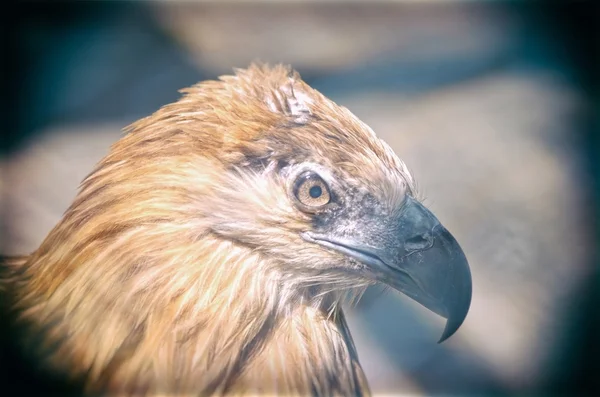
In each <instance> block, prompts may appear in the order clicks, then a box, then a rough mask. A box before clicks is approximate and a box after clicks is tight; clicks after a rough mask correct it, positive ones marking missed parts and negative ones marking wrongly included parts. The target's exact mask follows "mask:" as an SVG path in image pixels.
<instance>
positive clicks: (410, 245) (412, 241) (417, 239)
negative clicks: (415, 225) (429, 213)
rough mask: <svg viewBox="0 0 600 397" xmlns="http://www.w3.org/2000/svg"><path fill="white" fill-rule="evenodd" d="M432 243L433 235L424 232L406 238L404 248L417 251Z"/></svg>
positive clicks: (429, 246)
mask: <svg viewBox="0 0 600 397" xmlns="http://www.w3.org/2000/svg"><path fill="white" fill-rule="evenodd" d="M432 245H433V237H432V236H431V234H430V233H424V234H421V235H418V236H414V237H411V238H409V239H407V240H406V243H405V244H404V248H405V249H406V250H407V251H418V250H425V249H427V248H431V246H432Z"/></svg>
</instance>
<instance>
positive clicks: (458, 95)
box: [0, 0, 600, 396]
mask: <svg viewBox="0 0 600 397" xmlns="http://www.w3.org/2000/svg"><path fill="white" fill-rule="evenodd" d="M591 3H593V2H591V1H590V2H562V3H551V4H548V3H541V2H535V3H534V2H506V3H504V2H491V1H486V2H474V1H468V2H456V1H437V2H436V1H320V2H317V1H283V0H282V1H275V0H272V1H195V2H191V1H190V2H181V1H162V2H132V3H127V2H74V3H57V2H48V3H46V2H21V3H19V4H17V6H16V8H15V10H16V11H14V10H13V11H11V12H7V13H4V21H5V23H4V26H5V27H7V28H8V29H7V30H5V32H6V38H7V39H8V40H7V44H8V47H6V51H5V52H4V57H3V58H4V59H3V62H2V63H3V66H4V73H3V77H4V78H5V79H4V81H5V83H6V85H5V90H3V91H4V95H3V97H4V100H5V106H4V107H3V108H4V109H3V113H4V114H3V120H4V121H5V127H4V128H3V129H2V152H1V157H0V167H1V172H2V174H1V179H0V200H2V201H0V211H1V218H0V252H2V253H5V254H11V253H25V252H29V251H31V250H34V249H35V248H36V247H37V246H38V245H39V244H40V242H41V241H42V239H43V238H44V237H45V235H46V234H47V233H48V231H49V230H50V229H51V228H52V226H53V225H54V224H55V223H56V222H57V221H58V219H59V218H60V217H61V215H62V213H63V211H64V210H65V209H66V208H67V207H68V205H69V204H70V202H71V201H72V199H73V197H74V196H75V194H76V189H77V186H78V184H79V182H80V181H81V180H82V179H83V178H84V177H85V176H86V175H87V173H88V172H89V171H90V170H91V168H92V167H93V165H94V164H95V163H96V162H97V161H98V160H100V158H102V157H103V156H104V155H105V154H106V153H107V151H108V148H109V146H110V145H111V144H112V143H113V142H114V141H116V140H117V139H119V137H120V136H121V134H122V132H121V129H122V128H123V127H125V126H126V125H128V124H129V123H131V122H133V121H135V120H137V119H138V118H140V117H143V116H145V115H148V114H150V113H151V112H153V111H155V110H156V109H158V108H159V107H160V106H162V105H164V104H167V103H169V102H172V101H174V100H176V99H177V98H178V97H179V94H178V92H177V90H178V89H180V88H184V87H187V86H190V85H192V84H194V83H196V82H198V81H200V80H204V79H214V78H216V77H217V76H219V75H221V74H227V73H230V72H231V71H232V68H234V67H245V66H247V65H248V64H249V63H250V62H251V61H253V60H262V61H268V62H270V63H276V62H284V63H290V64H292V65H293V66H294V67H295V68H296V69H297V70H298V71H299V72H300V74H301V75H302V76H303V78H304V79H305V80H306V81H307V82H308V83H309V84H310V85H312V86H313V87H315V88H317V89H319V90H320V91H322V92H323V93H324V94H325V95H327V96H329V97H330V98H332V99H333V100H334V101H336V102H337V103H339V104H341V105H344V106H346V107H348V108H349V109H350V110H351V111H353V112H354V113H355V114H356V115H358V116H359V117H360V118H361V119H362V120H363V121H365V122H366V123H367V124H369V125H370V126H371V127H372V128H373V129H374V130H375V131H376V133H377V134H378V135H379V136H381V137H382V138H383V139H384V140H386V141H387V142H388V143H389V144H390V145H391V146H392V147H393V148H394V149H395V151H396V152H397V153H398V155H399V156H400V157H401V158H403V159H404V160H405V162H406V163H407V164H408V165H409V167H410V169H411V170H412V172H413V174H414V175H415V177H416V179H417V181H418V183H419V186H420V189H421V191H422V192H423V194H424V195H425V196H426V197H427V200H426V204H427V205H428V206H429V207H430V208H431V209H432V210H433V211H434V212H435V213H436V214H438V216H439V218H440V219H441V221H442V222H443V223H444V224H445V225H446V226H447V227H448V228H449V229H450V230H451V231H452V232H453V233H454V235H455V236H456V237H457V239H458V240H459V241H460V242H461V245H462V246H463V248H464V250H465V252H466V254H467V257H468V258H469V260H470V263H471V267H472V273H473V279H474V295H473V303H472V309H471V312H470V314H469V316H468V317H467V320H466V322H465V324H464V326H463V327H462V328H461V330H460V331H459V332H458V333H457V334H456V335H455V336H454V337H452V338H451V339H450V340H449V341H447V342H445V343H444V344H441V345H438V344H436V341H437V339H438V337H439V335H440V333H441V331H442V327H443V321H442V319H441V318H438V317H436V316H435V315H434V314H431V313H429V312H427V311H426V310H425V309H423V308H421V307H420V306H418V305H417V304H414V303H412V302H410V301H409V300H408V299H406V298H404V297H401V296H399V295H397V294H396V293H393V292H385V293H384V292H382V291H381V290H378V289H373V290H371V291H369V292H368V293H367V294H366V295H365V297H364V298H363V299H362V301H361V302H360V303H359V304H358V305H357V307H355V308H351V309H350V312H349V321H350V326H351V330H352V332H353V336H354V338H355V341H356V344H357V348H358V352H359V356H360V358H361V362H362V364H363V367H364V369H365V371H366V373H367V376H368V378H369V380H370V384H371V388H372V390H373V392H374V394H375V395H415V396H425V395H428V396H441V395H445V396H450V395H451V396H471V395H479V396H488V395H498V396H500V395H518V396H550V395H557V396H558V395H565V396H580V395H581V396H583V395H594V394H596V393H598V383H599V382H598V380H597V378H596V374H598V371H596V366H595V361H596V360H598V359H600V355H599V354H600V352H598V349H597V344H596V340H597V339H598V338H600V328H599V327H598V317H599V315H598V311H599V310H600V299H598V291H599V290H600V283H598V268H597V255H596V254H597V253H596V250H597V243H598V239H597V234H596V231H597V223H596V215H597V209H598V208H597V203H598V200H597V198H598V186H599V185H598V169H599V168H598V157H597V156H598V154H599V153H600V150H599V147H598V135H597V134H596V132H597V128H596V127H597V124H595V123H596V121H597V119H595V118H594V117H595V113H596V111H597V110H598V102H597V99H598V96H597V90H596V88H597V85H595V83H596V82H597V80H596V77H597V74H596V71H597V68H596V66H597V65H596V64H594V63H593V59H594V56H595V55H594V53H595V54H596V55H597V52H595V51H597V39H596V38H595V37H596V35H595V33H596V32H595V30H594V24H595V23H597V22H594V17H593V10H592V4H591ZM2 353H3V352H2V351H0V354H2ZM0 362H2V363H3V365H4V369H3V370H2V371H0V372H1V373H2V376H3V379H2V381H1V382H0V383H1V384H2V385H4V386H6V387H4V390H12V391H10V392H7V394H2V393H3V392H0V394H2V395H15V396H16V395H23V393H25V392H26V391H27V390H29V389H27V385H24V384H22V383H19V379H18V377H19V374H18V371H14V370H13V368H11V362H10V357H9V356H7V355H6V354H3V355H1V356H0ZM11 371H12V372H11ZM11 384H12V385H13V386H14V385H17V388H13V389H10V385H11ZM0 387H2V386H0ZM594 391H596V393H595V392H594ZM42 395H43V394H42ZM597 395H600V393H598V394H597Z"/></svg>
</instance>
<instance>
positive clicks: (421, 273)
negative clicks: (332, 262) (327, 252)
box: [303, 197, 472, 343]
mask: <svg viewBox="0 0 600 397" xmlns="http://www.w3.org/2000/svg"><path fill="white" fill-rule="evenodd" d="M394 224H395V227H392V230H391V231H387V232H386V233H387V236H388V237H386V234H385V233H383V234H382V233H381V232H380V233H379V234H378V236H384V237H378V239H377V240H379V242H380V243H379V242H378V243H377V245H378V246H373V245H374V244H373V243H371V244H365V243H364V242H361V241H354V240H353V239H349V238H345V237H344V238H340V237H336V236H332V235H329V234H317V233H311V232H306V233H304V234H303V237H304V238H305V239H306V240H307V241H311V242H313V243H317V244H320V245H322V246H324V247H327V248H330V249H333V250H335V251H338V252H340V253H342V254H344V255H346V256H348V257H351V258H354V259H355V260H357V261H359V262H360V263H362V264H364V265H365V271H364V272H363V273H364V275H365V276H366V277H369V278H371V279H374V280H376V281H379V282H381V283H384V284H387V285H389V286H390V287H392V288H394V289H396V290H398V291H400V292H402V293H403V294H405V295H407V296H408V297H410V298H411V299H413V300H415V301H417V302H418V303H420V304H421V305H423V306H425V307H426V308H427V309H429V310H431V311H433V312H435V313H437V314H439V315H440V316H442V317H444V318H446V319H447V322H446V327H445V329H444V332H443V333H442V336H441V338H440V340H439V342H438V343H441V342H443V341H444V340H446V339H448V338H449V337H450V336H452V334H454V333H455V332H456V331H457V330H458V328H459V327H460V326H461V324H462V323H463V321H464V319H465V317H466V316H467V313H468V311H469V306H470V305H471V293H472V286H471V272H470V270H469V264H468V262H467V258H466V257H465V254H464V253H463V251H462V249H461V248H460V245H459V244H458V242H457V241H456V240H455V239H454V237H453V236H452V234H450V232H449V231H448V230H446V229H445V228H444V227H443V226H442V225H441V224H440V222H439V221H438V219H437V218H436V217H435V216H434V215H433V214H432V213H431V211H429V210H428V209H427V208H425V207H424V206H423V205H422V204H421V203H419V202H418V201H416V200H414V199H413V198H411V197H407V198H406V201H405V202H404V203H403V207H402V210H401V212H400V214H399V216H398V219H397V220H395V221H394Z"/></svg>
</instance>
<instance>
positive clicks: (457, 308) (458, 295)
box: [438, 259, 473, 343]
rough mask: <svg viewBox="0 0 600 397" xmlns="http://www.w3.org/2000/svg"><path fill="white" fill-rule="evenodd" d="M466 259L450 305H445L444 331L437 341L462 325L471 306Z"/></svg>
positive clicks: (470, 283) (441, 340) (470, 284)
mask: <svg viewBox="0 0 600 397" xmlns="http://www.w3.org/2000/svg"><path fill="white" fill-rule="evenodd" d="M466 263H467V261H466V259H465V261H464V264H465V266H464V267H463V271H462V277H461V278H460V281H462V282H460V281H458V282H457V283H456V284H455V290H454V294H453V299H451V303H450V305H448V306H446V308H447V310H446V312H447V313H448V315H447V316H445V317H446V318H447V321H446V327H445V328H444V332H443V333H442V336H441V337H440V340H439V341H438V343H442V342H444V341H445V340H447V339H448V338H450V337H451V336H452V335H454V333H455V332H456V331H457V330H458V329H459V328H460V327H461V326H462V324H463V322H464V321H465V318H466V317H467V314H468V312H469V309H470V307H471V297H472V293H473V292H472V282H471V273H470V271H469V267H468V265H467V264H466Z"/></svg>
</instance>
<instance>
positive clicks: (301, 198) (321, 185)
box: [294, 171, 331, 209]
mask: <svg viewBox="0 0 600 397" xmlns="http://www.w3.org/2000/svg"><path fill="white" fill-rule="evenodd" d="M294 196H295V197H296V200H298V202H299V203H300V204H301V205H302V206H304V207H306V208H307V209H317V208H320V207H323V206H325V205H327V204H329V203H330V202H331V193H330V190H329V186H327V183H326V182H325V181H324V180H323V178H321V177H320V176H319V175H317V174H316V173H314V172H312V171H307V172H304V173H302V174H300V175H299V176H298V178H297V179H296V181H295V182H294Z"/></svg>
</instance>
